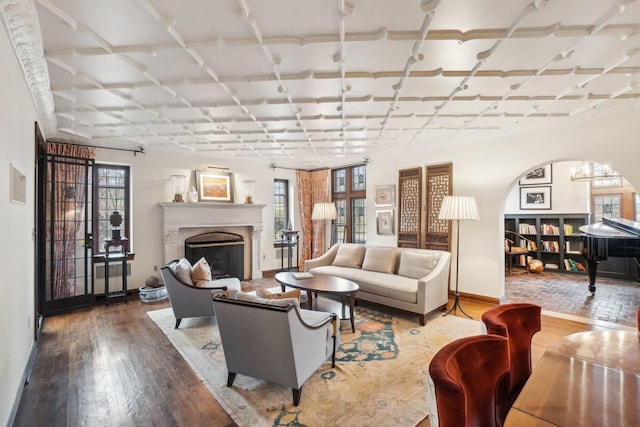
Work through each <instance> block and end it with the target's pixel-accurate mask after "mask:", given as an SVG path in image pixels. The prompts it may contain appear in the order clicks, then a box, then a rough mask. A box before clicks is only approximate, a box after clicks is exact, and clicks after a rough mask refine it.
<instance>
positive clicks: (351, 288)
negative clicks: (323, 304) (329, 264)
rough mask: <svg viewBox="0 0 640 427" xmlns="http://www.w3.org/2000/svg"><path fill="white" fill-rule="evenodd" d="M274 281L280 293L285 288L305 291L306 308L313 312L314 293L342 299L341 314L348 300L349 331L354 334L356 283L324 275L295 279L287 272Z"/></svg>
mask: <svg viewBox="0 0 640 427" xmlns="http://www.w3.org/2000/svg"><path fill="white" fill-rule="evenodd" d="M276 281H277V282H278V283H280V286H281V287H282V291H283V292H284V290H285V286H289V287H291V288H296V289H300V290H304V291H307V308H308V309H309V310H313V294H314V293H319V294H322V293H326V294H337V295H339V296H340V298H341V299H342V307H343V313H342V318H343V319H344V318H345V315H344V305H345V301H346V299H347V298H348V299H349V315H350V318H351V331H352V332H355V331H356V327H355V321H354V318H355V313H354V310H353V307H354V305H355V303H356V293H357V292H358V289H360V287H359V286H358V284H357V283H354V282H352V281H351V280H347V279H343V278H342V277H335V276H328V275H326V274H314V275H313V277H311V278H309V279H296V278H295V277H293V273H292V272H289V271H283V272H280V273H277V274H276Z"/></svg>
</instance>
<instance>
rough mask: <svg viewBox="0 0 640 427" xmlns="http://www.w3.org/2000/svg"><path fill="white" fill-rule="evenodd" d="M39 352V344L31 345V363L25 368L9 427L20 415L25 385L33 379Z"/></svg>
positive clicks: (14, 401) (8, 423)
mask: <svg viewBox="0 0 640 427" xmlns="http://www.w3.org/2000/svg"><path fill="white" fill-rule="evenodd" d="M37 350H38V343H37V341H34V342H33V344H32V345H31V352H30V353H29V361H28V362H27V366H26V367H25V368H24V372H23V373H22V381H20V387H18V391H17V392H16V397H15V399H14V400H13V406H11V413H9V420H8V422H7V427H8V426H12V425H13V423H14V422H15V420H16V414H17V413H18V407H19V406H20V400H22V392H23V391H24V387H25V385H27V384H29V379H30V378H31V371H32V370H33V365H34V364H35V363H36V353H37Z"/></svg>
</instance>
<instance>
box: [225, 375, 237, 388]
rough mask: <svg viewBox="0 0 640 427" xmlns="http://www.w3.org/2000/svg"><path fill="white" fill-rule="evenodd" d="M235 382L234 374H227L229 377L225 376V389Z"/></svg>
mask: <svg viewBox="0 0 640 427" xmlns="http://www.w3.org/2000/svg"><path fill="white" fill-rule="evenodd" d="M235 380H236V373H235V372H229V375H228V376H227V387H231V386H232V385H233V382H234V381H235Z"/></svg>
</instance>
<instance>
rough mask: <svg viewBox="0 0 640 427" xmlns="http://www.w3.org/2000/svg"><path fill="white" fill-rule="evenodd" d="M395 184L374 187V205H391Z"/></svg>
mask: <svg viewBox="0 0 640 427" xmlns="http://www.w3.org/2000/svg"><path fill="white" fill-rule="evenodd" d="M395 194H396V189H395V185H380V186H377V187H376V206H393V203H394V201H395V197H396V196H395Z"/></svg>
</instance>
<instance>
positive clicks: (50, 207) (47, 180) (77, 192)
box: [36, 148, 95, 315]
mask: <svg viewBox="0 0 640 427" xmlns="http://www.w3.org/2000/svg"><path fill="white" fill-rule="evenodd" d="M93 162H94V161H93V159H84V158H75V157H68V156H61V155H55V154H48V153H46V152H45V150H44V149H42V148H41V149H40V150H39V156H38V193H39V195H38V208H37V209H38V210H37V211H38V224H37V227H38V230H37V233H36V235H37V236H38V244H37V248H38V257H37V259H38V270H39V271H38V274H37V277H38V282H39V283H38V286H39V292H38V300H39V301H38V305H39V312H40V313H41V314H43V315H48V314H54V313H59V312H64V311H69V310H71V309H74V308H79V307H83V306H87V305H92V304H93V303H94V302H95V296H94V291H93V268H92V259H91V258H92V256H91V255H92V247H93V244H92V239H93V237H92V234H91V212H92V209H91V200H92V199H91V194H92V176H93V174H92V170H93Z"/></svg>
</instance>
